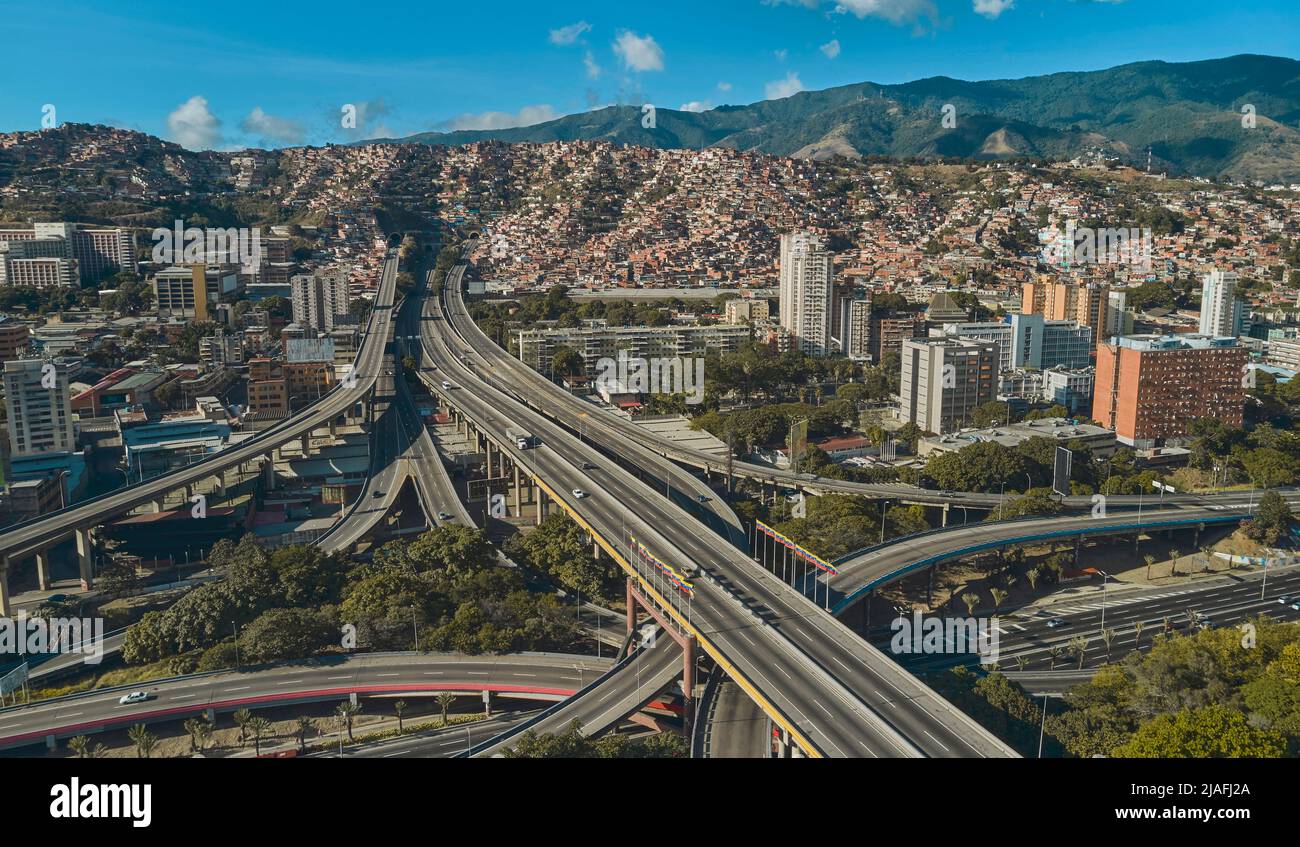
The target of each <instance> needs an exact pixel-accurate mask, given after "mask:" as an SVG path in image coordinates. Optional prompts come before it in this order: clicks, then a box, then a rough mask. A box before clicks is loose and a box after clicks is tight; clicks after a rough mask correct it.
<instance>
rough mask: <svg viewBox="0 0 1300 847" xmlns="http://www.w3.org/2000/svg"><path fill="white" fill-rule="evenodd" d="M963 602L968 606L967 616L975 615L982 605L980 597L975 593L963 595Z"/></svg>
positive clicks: (968, 592) (970, 592)
mask: <svg viewBox="0 0 1300 847" xmlns="http://www.w3.org/2000/svg"><path fill="white" fill-rule="evenodd" d="M961 600H962V602H963V603H965V604H966V614H968V615H973V614H975V607H976V606H978V605H979V604H980V598H979V595H978V594H976V593H975V592H974V591H967V592H966V593H965V594H963V595H961Z"/></svg>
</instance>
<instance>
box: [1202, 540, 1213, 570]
mask: <svg viewBox="0 0 1300 847" xmlns="http://www.w3.org/2000/svg"><path fill="white" fill-rule="evenodd" d="M1201 555H1202V556H1203V557H1205V570H1206V572H1207V573H1208V572H1209V571H1210V569H1211V565H1213V564H1214V553H1213V552H1212V551H1211V550H1210V548H1209V547H1208V546H1206V547H1202V548H1201Z"/></svg>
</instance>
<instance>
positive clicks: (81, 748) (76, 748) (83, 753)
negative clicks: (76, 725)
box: [68, 735, 90, 759]
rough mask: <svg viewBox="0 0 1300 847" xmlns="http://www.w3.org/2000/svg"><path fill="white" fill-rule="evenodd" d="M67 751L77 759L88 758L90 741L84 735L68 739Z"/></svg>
mask: <svg viewBox="0 0 1300 847" xmlns="http://www.w3.org/2000/svg"><path fill="white" fill-rule="evenodd" d="M68 749H69V750H71V751H72V755H74V756H76V757H77V758H78V759H89V758H90V739H89V738H87V737H86V736H84V735H74V736H73V737H71V738H69V739H68Z"/></svg>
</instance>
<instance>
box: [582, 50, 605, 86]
mask: <svg viewBox="0 0 1300 847" xmlns="http://www.w3.org/2000/svg"><path fill="white" fill-rule="evenodd" d="M582 66H583V67H585V68H586V69H587V79H599V78H600V74H601V68H600V65H598V64H596V57H595V56H593V55H592V54H591V51H590V50H588V51H587V55H585V56H583V57H582Z"/></svg>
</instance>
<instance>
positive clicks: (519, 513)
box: [514, 465, 524, 518]
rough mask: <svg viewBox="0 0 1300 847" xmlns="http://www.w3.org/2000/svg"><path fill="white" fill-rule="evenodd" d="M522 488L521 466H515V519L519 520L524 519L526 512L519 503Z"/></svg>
mask: <svg viewBox="0 0 1300 847" xmlns="http://www.w3.org/2000/svg"><path fill="white" fill-rule="evenodd" d="M520 487H521V483H520V481H519V466H518V465H515V492H514V493H515V517H517V518H521V517H523V515H524V511H523V508H522V504H521V503H520V502H519V500H520V493H519V489H520Z"/></svg>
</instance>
